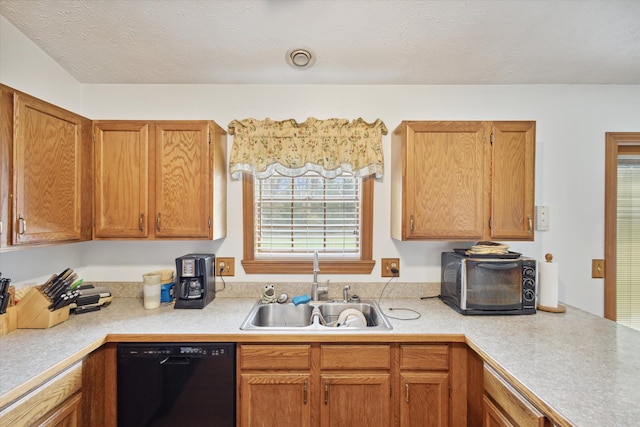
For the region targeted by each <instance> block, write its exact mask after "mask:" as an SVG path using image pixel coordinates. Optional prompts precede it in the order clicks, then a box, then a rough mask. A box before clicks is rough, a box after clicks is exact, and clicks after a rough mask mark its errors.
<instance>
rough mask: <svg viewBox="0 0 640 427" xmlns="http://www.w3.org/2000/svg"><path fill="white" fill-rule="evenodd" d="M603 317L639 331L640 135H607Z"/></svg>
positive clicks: (621, 133)
mask: <svg viewBox="0 0 640 427" xmlns="http://www.w3.org/2000/svg"><path fill="white" fill-rule="evenodd" d="M604 220H605V227H604V235H605V239H604V240H605V250H604V255H605V262H606V265H605V280H604V316H605V317H606V318H607V319H611V320H614V321H617V322H620V323H622V324H625V325H627V326H630V327H633V328H635V329H640V133H637V132H608V133H607V134H606V148H605V218H604Z"/></svg>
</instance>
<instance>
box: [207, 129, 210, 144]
mask: <svg viewBox="0 0 640 427" xmlns="http://www.w3.org/2000/svg"><path fill="white" fill-rule="evenodd" d="M207 136H208V138H209V145H211V132H209V134H208V135H207Z"/></svg>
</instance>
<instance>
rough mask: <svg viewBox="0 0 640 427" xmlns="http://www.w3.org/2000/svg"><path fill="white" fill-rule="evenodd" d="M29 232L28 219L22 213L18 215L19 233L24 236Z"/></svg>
mask: <svg viewBox="0 0 640 427" xmlns="http://www.w3.org/2000/svg"><path fill="white" fill-rule="evenodd" d="M26 232H27V220H26V219H24V217H23V216H22V215H19V216H18V234H20V235H21V236H24V235H25V233H26Z"/></svg>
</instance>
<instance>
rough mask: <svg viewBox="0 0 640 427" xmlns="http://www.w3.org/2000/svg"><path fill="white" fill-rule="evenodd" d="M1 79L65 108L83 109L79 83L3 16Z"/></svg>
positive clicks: (0, 17)
mask: <svg viewBox="0 0 640 427" xmlns="http://www.w3.org/2000/svg"><path fill="white" fill-rule="evenodd" d="M0 82H1V83H2V84H5V85H7V86H11V87H13V88H14V89H18V90H22V91H23V92H27V93H29V94H30V95H34V96H37V97H38V98H40V99H43V100H45V101H48V102H51V103H52V104H56V105H58V106H60V107H62V108H66V109H67V110H71V111H74V112H76V113H80V111H81V110H82V98H81V90H82V85H81V84H80V83H78V81H77V80H76V79H74V78H73V77H72V76H71V75H70V74H69V73H68V72H66V71H65V70H64V69H63V68H62V67H61V66H60V65H58V63H57V62H55V61H54V60H53V59H51V58H50V57H49V56H48V55H47V54H46V53H44V52H43V51H42V49H40V48H39V47H38V46H36V44H35V43H33V42H32V41H31V40H29V39H28V38H27V37H26V36H25V35H24V34H22V33H21V32H20V31H19V30H18V29H17V28H16V27H14V26H13V24H11V23H10V22H9V21H7V20H6V18H5V17H4V16H2V15H0Z"/></svg>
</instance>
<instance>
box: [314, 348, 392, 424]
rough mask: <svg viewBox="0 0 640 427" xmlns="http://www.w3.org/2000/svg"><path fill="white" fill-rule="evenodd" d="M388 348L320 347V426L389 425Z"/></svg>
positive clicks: (389, 363)
mask: <svg viewBox="0 0 640 427" xmlns="http://www.w3.org/2000/svg"><path fill="white" fill-rule="evenodd" d="M391 366H392V357H391V346H390V345H389V344H323V345H321V346H320V370H321V375H320V383H321V387H322V402H321V409H320V425H321V426H322V427H329V426H331V427H341V426H344V427H349V426H354V425H368V426H369V425H376V426H390V425H391V419H392V414H393V412H392V405H391V404H392V398H393V393H392V388H391Z"/></svg>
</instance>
